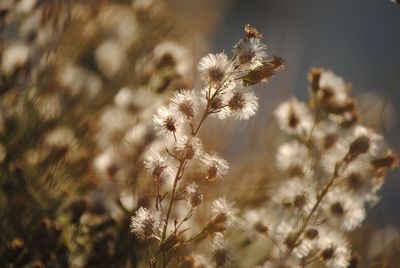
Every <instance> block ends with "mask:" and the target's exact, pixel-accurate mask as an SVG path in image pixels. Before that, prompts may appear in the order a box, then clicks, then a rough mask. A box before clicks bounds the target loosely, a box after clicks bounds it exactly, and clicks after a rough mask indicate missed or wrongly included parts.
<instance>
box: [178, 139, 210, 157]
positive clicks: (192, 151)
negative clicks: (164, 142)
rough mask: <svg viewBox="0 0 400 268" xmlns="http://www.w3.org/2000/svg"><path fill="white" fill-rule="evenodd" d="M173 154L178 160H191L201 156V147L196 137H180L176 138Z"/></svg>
mask: <svg viewBox="0 0 400 268" xmlns="http://www.w3.org/2000/svg"><path fill="white" fill-rule="evenodd" d="M175 152H176V153H177V155H178V157H179V158H180V159H186V160H191V159H193V158H195V157H196V158H197V157H200V156H201V155H202V153H203V145H202V143H201V140H200V139H199V138H197V137H193V136H186V135H182V136H180V137H178V140H177V142H176V146H175Z"/></svg>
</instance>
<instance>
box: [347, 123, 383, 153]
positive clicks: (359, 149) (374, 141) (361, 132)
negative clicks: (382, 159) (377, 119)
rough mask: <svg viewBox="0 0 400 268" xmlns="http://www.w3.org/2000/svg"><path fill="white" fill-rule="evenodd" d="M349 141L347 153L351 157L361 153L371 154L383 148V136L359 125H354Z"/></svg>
mask: <svg viewBox="0 0 400 268" xmlns="http://www.w3.org/2000/svg"><path fill="white" fill-rule="evenodd" d="M350 141H351V142H350V145H349V152H348V153H349V157H350V158H351V159H354V158H356V157H358V156H359V155H362V154H368V155H371V156H373V155H376V154H378V153H379V152H381V151H382V149H383V137H382V136H381V135H378V134H376V133H374V132H373V131H372V130H371V129H368V128H366V127H363V126H360V125H358V126H356V127H354V129H353V133H352V136H350Z"/></svg>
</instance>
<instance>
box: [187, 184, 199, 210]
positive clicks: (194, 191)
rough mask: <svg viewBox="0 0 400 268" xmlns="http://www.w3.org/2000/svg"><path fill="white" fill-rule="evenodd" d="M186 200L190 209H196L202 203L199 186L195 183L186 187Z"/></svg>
mask: <svg viewBox="0 0 400 268" xmlns="http://www.w3.org/2000/svg"><path fill="white" fill-rule="evenodd" d="M185 192H186V200H187V202H188V204H189V205H190V206H191V207H193V208H194V207H197V206H199V205H200V204H201V203H202V202H203V194H202V193H200V191H199V185H198V184H197V183H195V182H192V183H191V184H189V185H187V186H186V189H185Z"/></svg>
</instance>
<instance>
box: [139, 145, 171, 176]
mask: <svg viewBox="0 0 400 268" xmlns="http://www.w3.org/2000/svg"><path fill="white" fill-rule="evenodd" d="M144 166H145V168H147V170H148V171H149V173H150V175H151V176H152V177H153V178H154V179H155V180H158V181H161V180H165V179H168V178H169V177H171V176H172V174H173V173H174V171H173V169H172V168H171V167H170V163H169V162H168V160H167V158H166V157H164V156H162V155H161V154H160V153H156V152H154V151H153V152H151V153H150V154H148V155H147V156H146V159H145V160H144Z"/></svg>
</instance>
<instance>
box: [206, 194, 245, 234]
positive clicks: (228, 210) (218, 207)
mask: <svg viewBox="0 0 400 268" xmlns="http://www.w3.org/2000/svg"><path fill="white" fill-rule="evenodd" d="M211 211H212V212H213V214H214V219H213V220H212V222H211V223H210V224H211V225H214V227H218V229H219V231H223V230H225V229H226V228H227V227H229V226H232V225H233V224H234V223H235V222H236V221H237V219H236V214H237V213H238V210H237V209H236V208H234V207H233V204H232V203H229V202H228V201H227V200H226V199H225V198H224V197H220V198H218V199H216V200H214V202H213V203H212V205H211ZM210 224H209V227H211V225H210Z"/></svg>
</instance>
